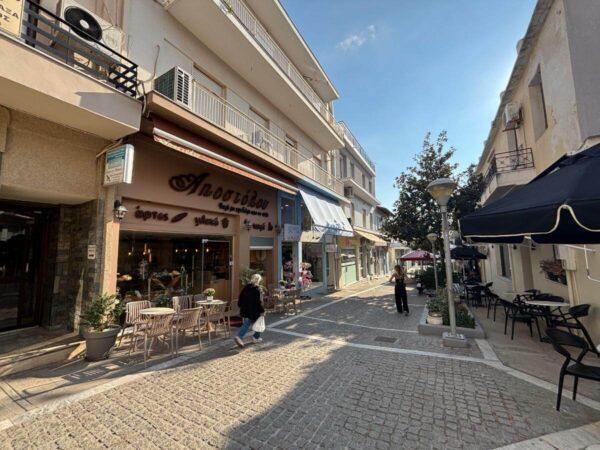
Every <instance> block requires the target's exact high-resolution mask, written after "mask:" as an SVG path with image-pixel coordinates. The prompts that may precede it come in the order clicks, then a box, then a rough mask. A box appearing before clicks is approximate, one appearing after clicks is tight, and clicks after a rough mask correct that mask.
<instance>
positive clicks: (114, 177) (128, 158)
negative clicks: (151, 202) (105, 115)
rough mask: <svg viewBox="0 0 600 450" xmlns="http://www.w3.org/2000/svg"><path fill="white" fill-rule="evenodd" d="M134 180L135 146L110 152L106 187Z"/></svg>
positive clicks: (105, 172)
mask: <svg viewBox="0 0 600 450" xmlns="http://www.w3.org/2000/svg"><path fill="white" fill-rule="evenodd" d="M0 1H2V0H0ZM132 178H133V145H131V144H125V145H121V146H119V147H117V148H113V149H112V150H108V151H107V152H106V162H105V165H104V186H111V185H113V184H121V183H128V184H131V180H132Z"/></svg>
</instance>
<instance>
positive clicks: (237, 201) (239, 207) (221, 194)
mask: <svg viewBox="0 0 600 450" xmlns="http://www.w3.org/2000/svg"><path fill="white" fill-rule="evenodd" d="M169 187H170V188H171V189H172V190H174V191H175V192H181V193H182V194H185V195H195V196H198V197H204V198H210V199H212V200H216V201H218V205H217V207H218V208H219V209H220V210H221V211H224V212H227V213H234V214H244V215H248V216H256V217H269V212H268V210H267V208H268V207H269V204H270V201H269V200H268V199H266V198H264V197H262V196H260V195H259V193H258V191H257V190H256V189H244V188H241V189H240V188H238V187H237V186H236V187H235V188H234V189H230V188H228V187H227V186H221V185H219V184H214V183H212V182H210V174H209V173H199V174H196V173H187V174H180V175H174V176H172V177H171V178H170V179H169ZM257 220H260V219H254V221H257Z"/></svg>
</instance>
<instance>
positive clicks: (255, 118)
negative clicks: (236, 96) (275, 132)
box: [248, 108, 269, 130]
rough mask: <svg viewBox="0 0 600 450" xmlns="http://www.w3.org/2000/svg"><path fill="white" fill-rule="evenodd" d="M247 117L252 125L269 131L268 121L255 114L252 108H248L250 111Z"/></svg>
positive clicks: (257, 113)
mask: <svg viewBox="0 0 600 450" xmlns="http://www.w3.org/2000/svg"><path fill="white" fill-rule="evenodd" d="M248 116H249V117H250V118H251V119H252V121H253V122H254V123H257V124H259V125H261V126H262V127H264V128H266V129H267V130H268V129H269V119H267V118H266V117H265V116H263V115H262V114H260V113H259V112H257V111H256V110H255V109H254V108H250V111H248Z"/></svg>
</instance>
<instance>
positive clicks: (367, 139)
mask: <svg viewBox="0 0 600 450" xmlns="http://www.w3.org/2000/svg"><path fill="white" fill-rule="evenodd" d="M281 1H282V4H283V5H284V7H285V8H286V10H287V11H288V13H289V14H290V16H291V18H292V20H293V21H294V23H295V24H296V26H297V27H298V28H299V30H300V32H301V33H302V35H303V36H304V39H306V41H307V42H308V44H309V45H310V47H311V48H312V49H313V51H314V53H315V54H316V56H317V58H318V59H319V61H320V62H321V64H322V66H323V67H324V69H325V71H326V72H327V74H328V75H329V77H330V79H331V80H332V81H333V84H334V85H335V86H336V88H337V90H338V91H339V93H340V99H339V100H337V101H336V102H335V103H334V105H335V115H336V118H337V119H338V120H344V121H346V122H347V123H348V125H349V126H350V128H351V129H352V131H353V133H354V134H355V135H356V137H357V138H358V140H359V141H360V142H361V144H362V145H363V147H364V148H365V149H366V150H367V152H368V153H369V155H370V156H371V158H372V159H373V160H374V161H375V164H376V165H377V186H376V187H377V197H378V198H379V199H380V200H381V201H382V204H383V205H384V206H387V207H391V206H392V205H393V203H394V201H395V200H396V198H397V190H396V189H395V188H394V187H393V182H394V178H395V177H396V176H397V175H398V174H399V173H400V172H401V171H402V170H403V169H404V168H406V167H407V166H409V165H411V164H412V158H413V156H414V155H415V154H416V153H417V152H418V151H419V150H420V148H421V144H422V142H423V137H424V136H425V133H426V132H427V131H431V132H432V133H433V134H434V135H437V133H438V132H439V131H440V130H443V129H446V130H447V131H448V137H449V143H450V144H451V145H453V146H454V147H456V149H457V152H456V161H457V162H459V164H460V165H461V167H463V168H464V167H466V166H467V165H468V164H469V163H471V162H476V161H477V159H478V157H479V154H480V153H481V151H482V148H483V141H484V139H486V138H487V134H488V132H489V127H490V122H491V120H492V119H493V118H494V115H495V113H496V110H497V108H498V103H499V94H500V92H501V91H502V90H503V89H504V88H505V87H506V83H507V81H508V77H509V75H510V71H511V69H512V66H513V64H514V61H515V58H516V49H515V47H516V44H517V41H518V40H519V39H520V38H521V37H523V35H524V34H525V31H526V29H527V24H528V23H529V19H530V18H531V14H532V12H533V8H534V6H535V1H534V0H281Z"/></svg>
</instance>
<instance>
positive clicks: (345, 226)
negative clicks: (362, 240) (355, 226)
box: [299, 186, 354, 237]
mask: <svg viewBox="0 0 600 450" xmlns="http://www.w3.org/2000/svg"><path fill="white" fill-rule="evenodd" d="M299 189H300V194H302V199H303V200H304V203H305V204H306V207H307V208H308V212H309V213H310V217H311V218H312V220H313V224H314V227H315V229H316V230H317V231H322V232H323V233H325V234H333V235H336V236H347V237H350V236H354V231H353V230H352V226H351V225H350V222H348V219H347V218H346V214H345V213H344V210H343V209H342V207H341V206H340V205H338V204H337V203H336V202H334V201H333V200H329V199H328V198H325V197H323V196H321V195H319V194H316V193H314V192H312V191H309V190H307V189H306V188H305V187H302V186H299Z"/></svg>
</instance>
